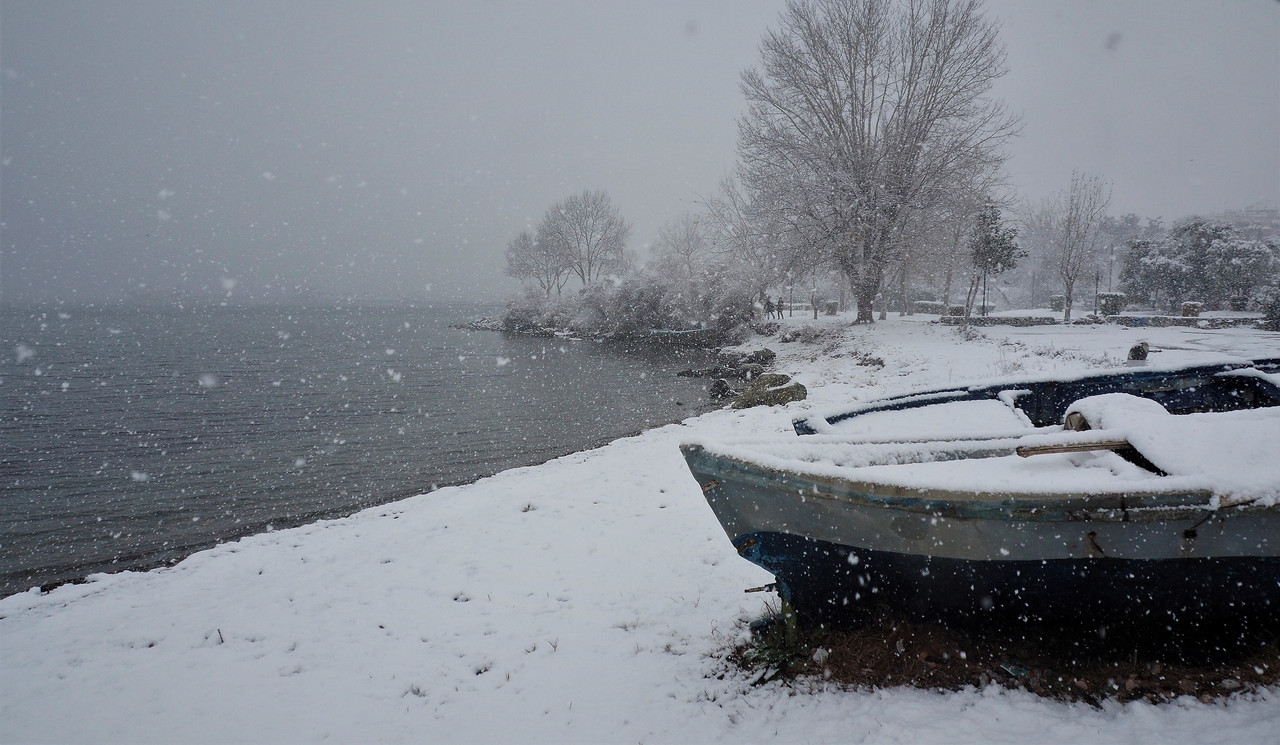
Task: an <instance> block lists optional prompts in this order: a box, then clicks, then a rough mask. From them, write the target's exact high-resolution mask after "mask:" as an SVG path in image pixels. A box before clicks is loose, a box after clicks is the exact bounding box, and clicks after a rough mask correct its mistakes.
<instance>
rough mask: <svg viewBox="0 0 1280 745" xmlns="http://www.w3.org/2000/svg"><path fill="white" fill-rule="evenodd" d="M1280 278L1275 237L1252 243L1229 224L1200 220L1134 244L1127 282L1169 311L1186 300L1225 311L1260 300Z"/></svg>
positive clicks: (1128, 260) (1130, 246)
mask: <svg viewBox="0 0 1280 745" xmlns="http://www.w3.org/2000/svg"><path fill="white" fill-rule="evenodd" d="M1278 274H1280V246H1277V243H1276V241H1275V239H1268V240H1247V239H1245V238H1242V237H1241V236H1240V234H1239V231H1238V229H1237V228H1235V227H1234V226H1232V225H1230V224H1229V223H1226V222H1222V221H1218V220H1209V219H1205V218H1200V217H1196V218H1191V219H1189V220H1184V221H1182V222H1180V223H1178V224H1176V225H1174V227H1173V228H1172V229H1171V230H1170V231H1169V232H1168V233H1167V234H1165V235H1163V236H1161V237H1158V238H1137V239H1132V240H1130V241H1129V242H1128V252H1127V255H1126V257H1125V264H1124V271H1123V274H1122V281H1123V286H1124V288H1125V290H1126V291H1127V292H1129V293H1130V294H1132V295H1135V296H1137V297H1142V298H1145V299H1147V300H1148V301H1150V302H1152V303H1154V304H1156V305H1159V306H1163V307H1166V308H1169V309H1175V308H1177V307H1178V305H1180V304H1181V303H1182V302H1183V301H1184V300H1197V301H1200V302H1203V303H1206V304H1207V306H1208V307H1209V308H1212V309H1220V308H1224V307H1229V306H1230V305H1231V304H1232V303H1233V302H1235V303H1237V304H1238V305H1247V304H1248V303H1249V302H1250V301H1256V300H1257V299H1258V298H1257V297H1255V296H1256V295H1257V294H1258V290H1259V289H1260V288H1263V287H1266V286H1268V285H1271V284H1273V283H1275V281H1276V278H1277V275H1278Z"/></svg>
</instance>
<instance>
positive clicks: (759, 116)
mask: <svg viewBox="0 0 1280 745" xmlns="http://www.w3.org/2000/svg"><path fill="white" fill-rule="evenodd" d="M1004 70H1005V67H1004V49H1003V47H1002V45H1001V44H1000V42H999V40H998V38H997V28H996V25H995V23H993V22H991V21H989V20H987V19H986V18H985V17H984V16H983V15H982V13H981V5H980V3H979V1H978V0H790V1H789V2H788V3H787V7H786V9H785V10H784V11H783V14H782V17H781V19H780V27H779V28H778V29H777V30H775V31H770V32H769V33H767V34H766V35H765V37H764V39H763V41H762V43H761V68H760V69H759V70H756V69H752V70H748V71H746V72H745V73H743V77H742V89H743V93H744V94H745V96H746V98H747V102H748V111H747V113H746V114H745V115H744V116H743V117H742V119H741V120H740V121H739V126H738V152H739V176H740V178H741V179H742V182H743V184H744V185H745V187H746V189H747V190H748V191H749V192H750V193H753V194H754V195H756V196H757V197H758V198H759V199H760V202H761V205H762V211H767V212H770V213H772V214H771V215H770V218H769V219H770V220H771V221H773V222H774V223H776V224H780V225H782V226H783V227H784V228H785V231H786V236H785V238H786V240H787V243H788V244H789V245H790V246H792V247H794V248H796V249H797V250H804V251H807V252H817V253H820V254H822V255H823V256H824V258H825V260H826V261H828V262H829V263H831V264H832V265H834V266H836V267H837V268H839V269H840V271H841V272H842V273H843V274H844V275H845V277H846V278H847V280H848V281H849V283H850V284H851V286H852V289H853V291H854V294H855V297H856V298H857V302H858V318H859V320H865V321H870V320H872V302H873V299H874V298H875V296H876V294H877V293H878V292H879V290H880V285H881V283H882V281H883V280H884V277H885V273H886V269H887V267H888V265H889V263H890V262H891V261H892V260H893V258H894V257H895V251H896V250H897V249H898V248H899V247H900V246H901V245H902V242H901V234H902V232H903V227H904V225H905V224H906V221H907V220H908V219H909V218H910V217H911V215H912V214H913V213H915V212H918V211H920V210H923V209H926V208H928V207H929V206H930V205H931V204H932V203H934V202H935V201H937V200H939V199H941V198H942V196H943V195H944V194H946V193H947V192H948V191H949V190H951V189H953V188H955V187H956V185H957V184H958V183H961V182H963V181H964V180H965V174H970V173H973V172H974V170H975V168H979V167H985V168H994V167H997V166H998V165H999V163H1000V162H1001V161H1002V159H1003V154H1002V150H1001V146H1002V144H1003V142H1004V140H1005V139H1006V138H1007V137H1008V136H1009V135H1011V134H1013V132H1014V131H1015V129H1016V122H1015V120H1014V118H1012V117H1010V116H1009V115H1008V114H1007V113H1006V112H1005V109H1004V106H1003V104H1002V103H1001V102H1000V101H998V100H996V99H994V98H991V97H990V96H989V94H990V91H991V86H992V83H993V82H994V81H995V79H996V78H998V77H999V76H1000V75H1002V74H1003V73H1004Z"/></svg>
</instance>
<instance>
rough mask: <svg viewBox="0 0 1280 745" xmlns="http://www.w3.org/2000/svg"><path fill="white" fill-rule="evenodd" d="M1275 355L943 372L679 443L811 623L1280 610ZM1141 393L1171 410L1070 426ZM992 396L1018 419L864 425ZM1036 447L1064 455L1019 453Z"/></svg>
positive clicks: (741, 540) (741, 543) (939, 415)
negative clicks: (933, 378) (1081, 368)
mask: <svg viewBox="0 0 1280 745" xmlns="http://www.w3.org/2000/svg"><path fill="white" fill-rule="evenodd" d="M1277 372H1280V359H1267V360H1258V361H1255V362H1252V363H1228V364H1220V365H1202V366H1196V367H1187V368H1182V369H1176V370H1147V369H1142V370H1134V369H1125V370H1121V371H1114V372H1109V373H1099V374H1093V375H1086V376H1080V377H1077V378H1073V379H1059V380H1013V381H1007V382H1004V383H1000V384H994V385H984V386H977V387H966V388H949V389H940V390H936V391H928V392H923V393H915V394H911V395H904V396H897V397H893V398H889V399H883V400H880V401H876V402H871V403H868V404H865V405H862V406H859V407H857V408H850V409H848V410H844V411H841V412H838V413H836V414H831V415H827V416H823V417H814V418H809V419H803V420H798V421H797V422H795V428H796V431H797V432H798V433H801V434H807V435H809V436H806V437H791V438H789V439H779V438H776V437H775V438H757V439H745V440H741V441H737V442H728V443H723V442H716V443H711V442H700V443H688V444H686V445H684V446H683V447H682V451H683V453H684V456H685V459H686V462H687V463H688V465H689V468H690V470H691V472H692V473H693V475H694V478H695V479H697V481H698V483H699V484H700V485H701V487H702V490H703V493H704V494H705V495H706V499H707V501H708V503H709V504H710V506H711V508H712V510H713V511H714V512H715V514H716V517H717V518H718V519H719V521H720V523H721V525H722V526H723V527H724V529H725V532H726V534H727V535H728V537H729V539H730V540H731V541H732V542H733V545H734V546H735V547H736V548H737V550H738V552H739V554H740V555H742V556H743V557H744V558H746V559H748V560H749V561H751V562H753V563H755V564H757V565H759V566H761V567H763V568H764V569H766V570H768V571H769V572H770V573H772V574H773V575H774V576H775V577H776V579H777V589H778V592H779V594H780V595H781V598H782V600H783V601H784V608H786V609H787V610H788V611H794V613H795V615H796V616H797V617H798V618H799V619H800V620H803V621H808V622H835V623H844V622H850V621H857V620H858V619H861V618H863V617H865V616H866V614H867V613H868V612H869V611H870V609H872V608H874V607H875V606H876V605H878V604H882V603H883V604H887V605H890V606H895V607H898V608H900V609H902V610H905V611H907V612H908V613H910V614H911V615H913V616H915V617H917V618H920V619H922V620H947V621H954V620H967V621H982V620H984V619H993V620H994V619H1018V620H1024V621H1054V620H1064V619H1068V620H1072V621H1093V620H1102V621H1104V622H1106V621H1107V620H1111V621H1116V620H1124V619H1129V620H1132V619H1138V618H1154V617H1159V618H1167V619H1174V620H1187V619H1208V618H1223V617H1227V618H1232V617H1237V616H1241V615H1246V614H1259V613H1260V614H1264V615H1267V614H1274V613H1275V612H1277V611H1280V475H1277V474H1280V470H1277V469H1278V468H1280V467H1277V466H1276V465H1275V462H1276V461H1280V386H1278V385H1277V381H1280V377H1277ZM1109 394H1111V395H1109ZM1114 394H1125V396H1121V397H1116V396H1114ZM1099 397H1100V398H1099ZM1135 397H1136V398H1140V399H1144V400H1145V401H1147V402H1151V401H1154V402H1156V403H1158V404H1160V406H1161V407H1163V411H1160V410H1159V407H1157V409H1156V410H1157V411H1158V412H1159V415H1160V416H1164V417H1166V418H1163V419H1162V418H1160V416H1156V417H1154V418H1151V419H1148V420H1143V421H1141V422H1136V423H1134V424H1133V425H1132V426H1130V423H1129V422H1127V421H1125V417H1124V412H1125V410H1124V409H1123V407H1121V409H1120V416H1119V417H1118V418H1119V419H1120V420H1121V421H1122V425H1123V426H1119V427H1117V426H1115V425H1112V424H1108V425H1107V426H1106V427H1101V428H1094V429H1089V428H1088V424H1087V422H1086V423H1085V424H1084V425H1083V426H1077V427H1075V428H1066V427H1064V426H1063V420H1064V417H1065V415H1067V414H1068V412H1069V411H1075V410H1076V409H1079V408H1080V407H1079V406H1078V405H1077V402H1081V401H1082V400H1083V401H1084V402H1086V403H1088V402H1093V403H1092V404H1090V405H1089V406H1085V407H1084V409H1083V410H1084V411H1089V412H1093V411H1098V410H1102V407H1104V405H1107V406H1110V405H1112V404H1114V403H1116V402H1119V403H1120V404H1123V403H1124V401H1126V400H1131V399H1132V398H1135ZM977 402H985V403H981V405H983V406H990V407H993V408H996V409H1005V410H1007V414H1008V415H1009V417H1010V420H1009V421H1010V422H1012V423H1014V424H1017V423H1019V422H1020V423H1021V424H1020V426H1021V430H1018V429H1017V428H1016V427H1012V426H1011V427H1010V428H1008V429H1007V430H1006V431H1000V432H995V433H988V434H982V433H975V432H963V431H958V432H956V433H955V434H954V436H947V437H946V438H945V439H939V438H937V437H936V436H935V437H932V438H930V437H923V438H920V437H917V438H912V437H904V436H902V435H901V433H894V434H893V435H892V436H884V435H880V434H879V432H878V427H870V428H867V427H863V428H862V430H861V431H857V428H856V427H854V426H852V425H854V424H856V423H857V422H858V421H859V420H860V419H861V420H864V421H877V422H890V421H892V420H893V419H894V418H895V417H900V416H903V415H906V414H914V415H916V416H925V417H927V418H928V421H938V420H941V419H945V418H946V417H947V413H946V412H947V409H948V407H952V408H954V405H955V404H961V405H962V406H961V407H960V410H961V411H962V412H966V413H963V414H962V415H961V417H960V418H961V419H967V418H968V416H969V414H968V413H967V412H969V411H970V410H971V409H966V408H965V407H972V405H973V404H975V403H977ZM1139 403H1141V402H1139ZM1073 405H1075V406H1073ZM1144 405H1148V406H1149V405H1150V404H1144ZM1090 406H1092V408H1090ZM1139 408H1141V407H1139ZM1166 412H1167V413H1166ZM1076 413H1079V412H1078V411H1077V412H1076ZM873 415H874V416H873ZM1116 418H1117V417H1113V420H1114V419H1116ZM979 419H981V417H979ZM1139 424H1141V425H1142V426H1138V425H1139ZM977 426H979V427H983V426H986V425H985V424H984V423H983V422H981V421H979V422H978V423H977ZM961 429H963V427H961ZM850 431H857V433H856V434H852V435H851V434H849V432H850ZM929 431H930V432H933V433H934V434H936V431H934V430H929ZM1117 433H1118V434H1120V435H1125V436H1127V437H1129V439H1130V440H1133V441H1134V442H1132V443H1131V442H1129V441H1128V440H1121V441H1119V442H1117V441H1116V436H1117ZM1197 438H1202V439H1203V438H1208V439H1206V440H1205V444H1204V446H1203V447H1201V446H1199V445H1196V440H1197ZM1233 438H1234V440H1235V441H1234V443H1233V444H1230V445H1228V444H1225V441H1226V440H1232V439H1233ZM1170 444H1172V445H1174V446H1175V447H1172V449H1170V448H1169V447H1167V446H1168V445H1170ZM1126 449H1127V450H1132V451H1134V453H1130V454H1128V457H1127V458H1126V453H1125V452H1124V451H1125V450H1126ZM1139 450H1142V451H1144V452H1137V451H1139ZM1219 450H1221V453H1219ZM1147 451H1149V452H1147ZM1033 453H1049V455H1035V456H1032V457H1020V456H1024V455H1028V454H1033ZM1134 454H1136V455H1137V456H1138V457H1137V458H1134V457H1133V455H1134ZM1219 455H1221V457H1219ZM1199 456H1204V457H1199ZM1148 457H1150V458H1151V460H1155V461H1159V463H1160V466H1159V467H1158V468H1157V467H1156V466H1154V465H1153V464H1152V463H1151V462H1150V461H1148V460H1147V458H1148ZM1233 458H1235V459H1236V460H1237V461H1238V462H1239V463H1241V464H1243V465H1233V460H1232V459H1233ZM1206 460H1207V461H1209V462H1210V466H1212V467H1209V468H1205V467H1204V463H1205V462H1206ZM1218 461H1222V462H1218ZM1135 464H1136V465H1135ZM1257 464H1261V465H1260V466H1257ZM1255 466H1257V467H1255ZM1202 471H1203V472H1202Z"/></svg>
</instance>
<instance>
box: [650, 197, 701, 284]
mask: <svg viewBox="0 0 1280 745" xmlns="http://www.w3.org/2000/svg"><path fill="white" fill-rule="evenodd" d="M710 245H711V242H710V240H708V237H707V226H706V224H705V222H704V219H703V218H701V217H699V216H697V215H693V214H690V213H688V212H685V213H683V214H681V215H680V216H679V217H677V218H675V219H674V220H671V221H669V222H668V223H666V224H665V225H663V226H662V228H661V229H660V230H659V231H658V240H657V241H656V242H655V243H654V251H655V253H656V254H657V256H658V257H659V259H662V260H664V261H663V263H666V262H670V263H673V264H675V265H677V266H679V268H680V270H681V271H682V272H683V273H684V276H685V277H686V278H692V277H695V276H697V273H698V271H697V269H698V267H699V266H700V265H701V263H702V262H703V261H704V260H705V259H706V257H707V254H708V253H709V252H710Z"/></svg>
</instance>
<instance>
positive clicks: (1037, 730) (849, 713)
mask: <svg viewBox="0 0 1280 745" xmlns="http://www.w3.org/2000/svg"><path fill="white" fill-rule="evenodd" d="M848 320H849V319H847V318H840V317H836V318H825V317H824V318H823V319H821V321H819V322H818V323H817V324H814V322H812V321H810V320H807V319H806V320H804V321H803V322H802V321H801V320H800V319H794V320H793V321H790V320H789V321H788V324H794V325H796V326H800V325H811V326H816V327H817V330H818V331H819V332H820V333H819V334H817V336H818V338H817V340H816V341H815V342H814V343H811V344H798V343H777V339H776V337H775V338H772V339H767V340H756V341H755V342H753V343H752V344H754V345H755V346H759V345H761V344H764V345H767V346H769V347H770V348H771V349H774V350H775V351H777V352H778V359H777V362H776V363H775V365H774V369H776V370H778V371H780V372H785V373H789V374H792V375H793V376H794V377H795V378H796V379H797V380H798V381H800V382H802V383H803V384H804V385H805V386H806V387H807V388H808V389H809V391H810V398H809V400H807V401H804V402H800V403H796V404H791V405H790V406H787V407H773V408H757V409H748V410H740V411H730V410H716V411H712V412H709V413H705V414H702V415H699V416H696V417H693V418H691V419H688V420H686V421H684V422H682V423H678V424H671V425H667V426H663V427H658V428H655V429H651V430H648V431H645V432H644V433H642V434H640V435H638V436H634V437H627V438H622V439H619V440H616V441H614V442H612V443H610V444H608V445H606V446H604V447H601V448H597V449H594V450H589V451H585V452H580V453H574V454H572V455H567V456H564V457H561V458H557V459H555V460H552V461H548V462H547V463H544V464H542V465H538V466H530V467H525V468H518V469H513V470H509V471H505V472H502V473H500V474H498V475H496V476H492V477H489V478H485V479H481V480H480V481H477V482H474V483H472V484H468V485H464V486H458V487H447V488H443V489H440V490H438V491H435V492H431V493H428V494H422V495H418V496H415V497H410V498H408V499H404V500H401V501H399V502H394V503H390V504H386V505H382V506H380V507H375V508H371V509H368V510H364V511H362V512H360V513H357V514H355V515H353V516H351V517H346V518H341V519H336V520H329V521H324V522H319V523H314V524H311V525H307V526H303V527H300V528H294V529H290V530H283V531H277V532H274V533H267V534H260V535H255V536H251V537H247V538H244V539H241V540H239V541H235V542H230V543H225V544H222V545H220V546H218V547H215V548H212V549H209V550H206V551H203V552H201V553H198V554H195V555H193V556H191V557H189V558H188V559H186V560H185V561H183V562H181V563H180V564H178V565H177V566H174V567H172V568H166V569H160V570H155V571H150V572H125V573H120V574H114V575H95V576H94V577H92V578H90V581H89V582H88V583H86V584H79V585H65V586H62V587H59V588H57V589H55V590H53V591H52V592H48V593H44V594H41V593H39V592H38V591H33V592H28V593H22V594H19V595H14V596H11V597H8V598H5V599H3V600H0V660H3V668H2V669H3V673H2V674H0V675H2V677H0V681H2V683H3V691H4V695H3V697H0V698H2V702H0V732H2V733H3V735H0V739H3V740H4V741H6V742H223V741H236V742H311V741H317V740H333V741H339V742H357V741H359V742H371V741H416V742H421V741H447V742H517V741H518V742H632V741H646V742H715V741H734V742H741V741H748V742H750V741H762V740H775V739H782V740H786V741H811V742H812V741H837V740H838V741H849V740H852V741H877V742H884V741H889V742H897V741H905V742H918V743H933V742H998V741H1013V740H1019V741H1027V740H1034V741H1037V742H1078V741H1081V740H1084V739H1088V740H1090V741H1092V742H1117V743H1119V742H1125V743H1129V742H1134V741H1160V742H1199V741H1209V740H1213V741H1232V742H1240V743H1245V742H1269V741H1272V740H1273V739H1274V736H1275V734H1274V728H1275V722H1276V721H1277V720H1280V696H1278V694H1280V692H1277V691H1275V690H1274V689H1271V690H1266V691H1263V692H1261V693H1258V694H1254V695H1251V696H1239V697H1235V698H1232V699H1229V700H1227V701H1226V702H1221V703H1215V704H1203V703H1200V702H1198V701H1196V700H1195V699H1194V698H1190V697H1187V698H1184V699H1179V700H1178V701H1177V702H1175V703H1173V704H1167V705H1161V706H1153V705H1150V704H1127V705H1119V704H1115V703H1110V702H1109V703H1104V705H1103V707H1102V708H1101V709H1092V708H1089V707H1087V706H1085V705H1082V704H1061V703H1055V702H1052V701H1048V700H1044V699H1040V698H1037V697H1035V696H1033V695H1032V694H1028V693H1025V692H1019V691H1007V690H1003V689H1000V688H995V687H988V688H986V689H982V690H973V689H970V690H964V691H959V692H955V693H940V692H933V691H921V690H912V689H890V690H875V691H841V690H836V689H834V688H832V689H828V688H825V687H824V686H822V685H820V684H811V685H808V686H807V687H806V688H804V689H803V690H797V689H796V688H792V687H788V686H787V685H785V684H782V683H771V684H768V685H764V686H760V687H754V688H753V687H751V686H750V685H749V682H748V681H747V680H746V679H745V678H744V677H743V676H742V675H740V674H739V673H737V672H736V671H734V670H732V669H731V668H730V667H729V666H728V664H727V663H726V662H725V661H724V659H723V654H724V650H725V649H726V648H727V647H728V646H729V645H730V644H731V643H732V641H733V640H734V639H735V638H737V636H738V635H739V634H741V633H743V632H742V630H741V622H743V621H746V620H748V619H750V618H754V617H755V616H757V615H759V614H760V613H761V612H762V610H763V600H764V598H762V596H760V595H744V594H743V593H742V590H743V589H744V588H747V587H751V586H756V585H762V584H765V583H767V582H768V581H770V576H769V575H767V574H765V573H764V572H762V571H761V570H759V569H758V568H756V567H755V566H753V565H751V564H749V563H747V562H745V561H743V560H742V559H740V558H739V557H738V556H737V554H736V553H735V552H734V550H733V548H732V546H730V545H729V542H728V540H727V539H726V538H725V536H724V533H723V531H722V530H721V529H720V527H719V525H718V524H717V523H716V521H715V518H714V517H713V516H712V514H711V512H710V510H709V509H708V508H707V506H706V504H705V502H704V501H703V500H702V495H701V494H700V492H699V490H698V487H697V484H696V482H694V481H693V479H692V477H691V476H690V475H689V473H688V470H687V468H686V467H685V465H684V462H683V460H682V459H681V457H680V454H679V451H678V445H679V444H680V443H681V442H683V441H685V440H687V439H689V438H691V437H694V436H697V437H704V436H712V437H714V436H719V435H722V434H737V433H742V432H786V431H788V430H789V428H790V421H791V418H792V416H795V415H798V414H800V413H804V412H808V411H812V410H819V409H823V408H829V407H831V406H834V405H839V404H842V403H844V402H847V401H850V400H855V399H866V398H871V397H876V396H880V395H885V394H888V393H898V392H904V391H908V390H915V389H920V388H924V387H928V386H934V385H939V384H955V383H962V382H967V381H978V380H984V379H987V378H991V377H998V376H1007V375H1015V374H1045V375H1048V374H1071V373H1074V372H1082V371H1085V370H1089V369H1096V368H1098V367H1106V366H1113V365H1118V364H1120V360H1122V359H1123V356H1124V351H1125V350H1127V349H1128V347H1129V346H1131V345H1132V344H1133V343H1135V342H1136V341H1139V340H1146V341H1149V342H1150V343H1151V346H1152V349H1153V350H1155V351H1156V352H1157V354H1155V355H1154V357H1153V364H1161V365H1163V364H1177V363H1184V362H1186V363H1189V362H1208V361H1211V360H1219V359H1239V358H1246V357H1261V356H1275V355H1277V354H1280V334H1276V333H1273V332H1263V331H1253V330H1244V329H1228V330H1220V331H1204V330H1199V329H1193V328H1191V329H1189V328H1160V329H1155V328H1148V329H1126V328H1121V327H1111V326H1105V327H1100V326H1094V327H1084V328H1078V327H1072V328H1063V327H1031V328H1013V327H1009V328H999V329H995V328H992V329H984V330H983V331H982V332H981V333H980V334H979V337H978V338H977V339H974V340H970V341H965V340H964V339H963V338H962V337H961V336H960V335H959V334H958V333H957V332H956V331H955V330H952V329H947V328H944V327H942V326H940V325H938V324H932V323H928V322H926V320H925V319H923V318H903V319H896V318H890V319H889V320H887V321H882V322H880V323H877V324H875V325H873V326H870V327H866V326H863V327H849V326H848V325H847V324H848ZM869 361H876V362H879V364H878V365H877V364H871V363H870V362H869ZM69 713H70V714H71V715H68V714H69Z"/></svg>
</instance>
